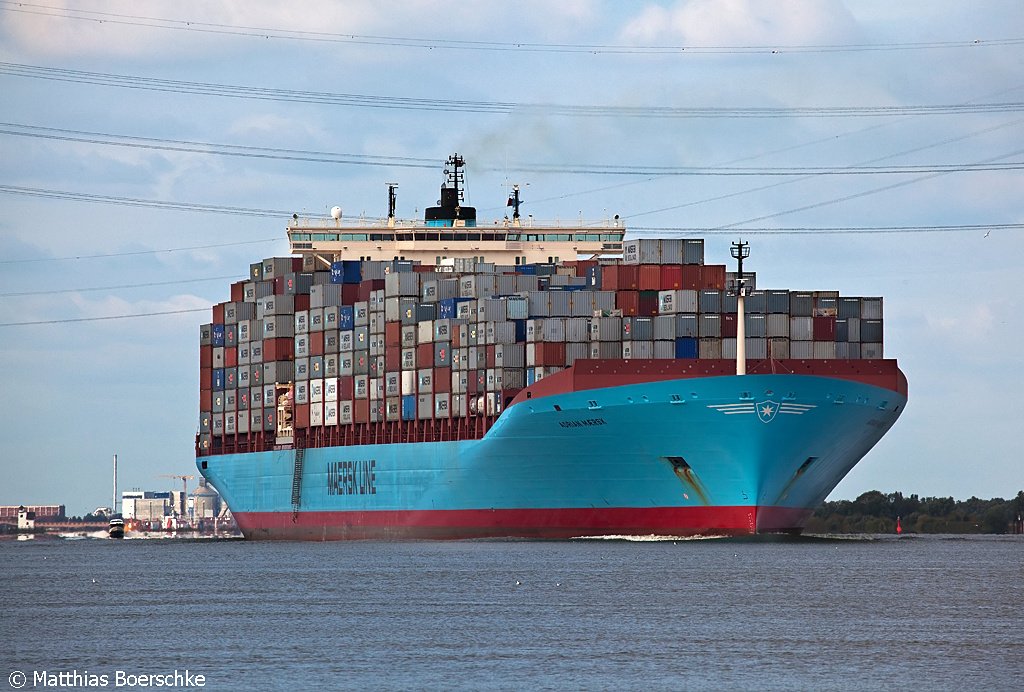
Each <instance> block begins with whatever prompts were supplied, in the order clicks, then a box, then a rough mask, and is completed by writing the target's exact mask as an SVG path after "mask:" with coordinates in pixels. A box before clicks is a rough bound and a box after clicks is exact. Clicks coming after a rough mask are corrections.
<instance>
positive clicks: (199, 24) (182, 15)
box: [3, 0, 383, 58]
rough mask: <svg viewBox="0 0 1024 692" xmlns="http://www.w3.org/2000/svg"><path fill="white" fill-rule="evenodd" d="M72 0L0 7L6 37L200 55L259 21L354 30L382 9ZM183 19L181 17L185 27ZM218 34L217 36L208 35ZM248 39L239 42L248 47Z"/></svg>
mask: <svg viewBox="0 0 1024 692" xmlns="http://www.w3.org/2000/svg"><path fill="white" fill-rule="evenodd" d="M77 5H78V3H72V2H68V1H67V0H64V1H61V0H55V1H54V2H50V3H48V4H47V6H46V7H45V8H44V7H34V8H33V7H19V8H17V9H16V10H9V11H8V12H5V20H6V21H5V22H4V27H5V28H4V31H3V34H6V37H7V43H8V44H9V45H10V46H11V47H13V48H15V50H16V52H17V53H20V54H22V56H23V57H24V55H29V56H47V57H55V58H59V57H64V58H67V57H74V56H88V57H117V58H127V57H143V56H145V57H150V58H155V57H158V56H159V57H165V58H166V57H170V56H176V55H177V56H188V57H200V56H202V55H210V54H211V53H222V52H225V51H226V50H231V48H232V47H233V46H235V45H239V44H235V43H233V42H232V41H231V40H230V39H231V35H232V34H233V33H245V34H251V35H253V36H255V37H257V38H258V37H259V34H260V32H259V29H260V28H266V29H275V30H282V31H325V32H326V31H331V32H340V31H345V32H350V31H351V32H357V31H364V30H366V28H367V26H369V25H372V24H373V23H374V18H375V17H379V16H380V15H381V14H383V12H382V10H380V9H379V8H377V7H376V5H375V4H374V3H371V2H346V3H337V2H332V1H331V0H309V1H307V2H302V3H279V2H273V1H271V0H248V1H246V2H240V1H237V0H236V1H228V2H217V3H210V2H200V1H198V0H184V1H182V2H176V3H174V4H173V8H172V9H169V8H171V7H172V6H170V5H168V4H167V3H164V2H157V1H156V0H130V1H124V0H120V1H114V2H107V3H104V4H103V6H102V10H83V9H82V8H81V7H78V6H77ZM183 22H187V24H185V25H184V26H183ZM167 27H172V28H171V29H169V28H167ZM231 27H238V28H231ZM242 27H252V28H251V29H244V28H242ZM218 35H219V36H220V37H221V40H212V39H216V38H217V36H218ZM251 45H252V44H251V43H245V44H244V46H245V48H246V49H248V48H249V47H251ZM10 55H11V54H10V52H7V56H8V57H10Z"/></svg>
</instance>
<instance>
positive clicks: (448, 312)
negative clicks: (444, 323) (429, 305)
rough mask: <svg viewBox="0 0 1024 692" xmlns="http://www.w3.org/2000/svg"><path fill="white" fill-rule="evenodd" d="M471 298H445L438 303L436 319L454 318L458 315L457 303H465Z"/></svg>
mask: <svg viewBox="0 0 1024 692" xmlns="http://www.w3.org/2000/svg"><path fill="white" fill-rule="evenodd" d="M468 300H472V299H471V298H445V299H444V300H442V301H441V302H439V303H438V310H437V319H439V320H454V319H455V318H456V317H458V312H459V304H460V303H465V302H466V301H468Z"/></svg>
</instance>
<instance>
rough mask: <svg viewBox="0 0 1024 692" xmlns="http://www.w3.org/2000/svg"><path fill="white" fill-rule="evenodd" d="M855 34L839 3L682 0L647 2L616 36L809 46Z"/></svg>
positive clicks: (648, 41)
mask: <svg viewBox="0 0 1024 692" xmlns="http://www.w3.org/2000/svg"><path fill="white" fill-rule="evenodd" d="M857 33H858V30H857V26H856V22H855V21H854V19H853V17H852V16H851V15H850V13H849V12H848V11H847V9H846V7H845V6H844V4H843V3H842V2H839V1H838V0H833V1H831V2H805V1H804V0H689V1H687V0H681V1H680V2H677V3H675V5H673V6H671V7H661V6H658V5H649V6H648V7H646V8H645V9H644V10H643V11H642V12H640V14H638V15H637V16H636V18H634V19H633V20H631V21H629V22H627V23H626V26H625V27H624V28H623V30H622V34H621V39H622V40H623V41H624V42H626V43H634V44H648V45H650V44H662V43H668V44H681V45H685V46H704V47H709V46H744V45H748V46H749V45H758V46H771V45H780V46H785V45H810V44H814V43H826V42H833V43H834V42H836V41H837V40H838V39H846V38H849V37H850V36H854V35H856V34H857Z"/></svg>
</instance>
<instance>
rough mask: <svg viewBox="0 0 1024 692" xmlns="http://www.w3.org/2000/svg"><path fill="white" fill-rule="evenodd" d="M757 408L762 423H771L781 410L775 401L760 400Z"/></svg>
mask: <svg viewBox="0 0 1024 692" xmlns="http://www.w3.org/2000/svg"><path fill="white" fill-rule="evenodd" d="M755 410H756V411H757V417H758V418H759V419H760V420H761V422H762V423H771V422H772V421H773V420H774V419H775V414H776V413H778V412H779V405H778V404H777V403H776V402H774V401H759V402H758V403H757V405H756V408H755Z"/></svg>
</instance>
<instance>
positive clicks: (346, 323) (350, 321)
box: [338, 305, 356, 330]
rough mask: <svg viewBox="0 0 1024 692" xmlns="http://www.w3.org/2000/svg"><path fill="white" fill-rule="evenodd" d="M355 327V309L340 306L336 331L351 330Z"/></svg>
mask: <svg viewBox="0 0 1024 692" xmlns="http://www.w3.org/2000/svg"><path fill="white" fill-rule="evenodd" d="M355 325H356V317H355V309H354V308H353V307H352V306H351V305H342V306H341V307H340V308H338V329H343V330H351V329H353V328H354V327H355Z"/></svg>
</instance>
